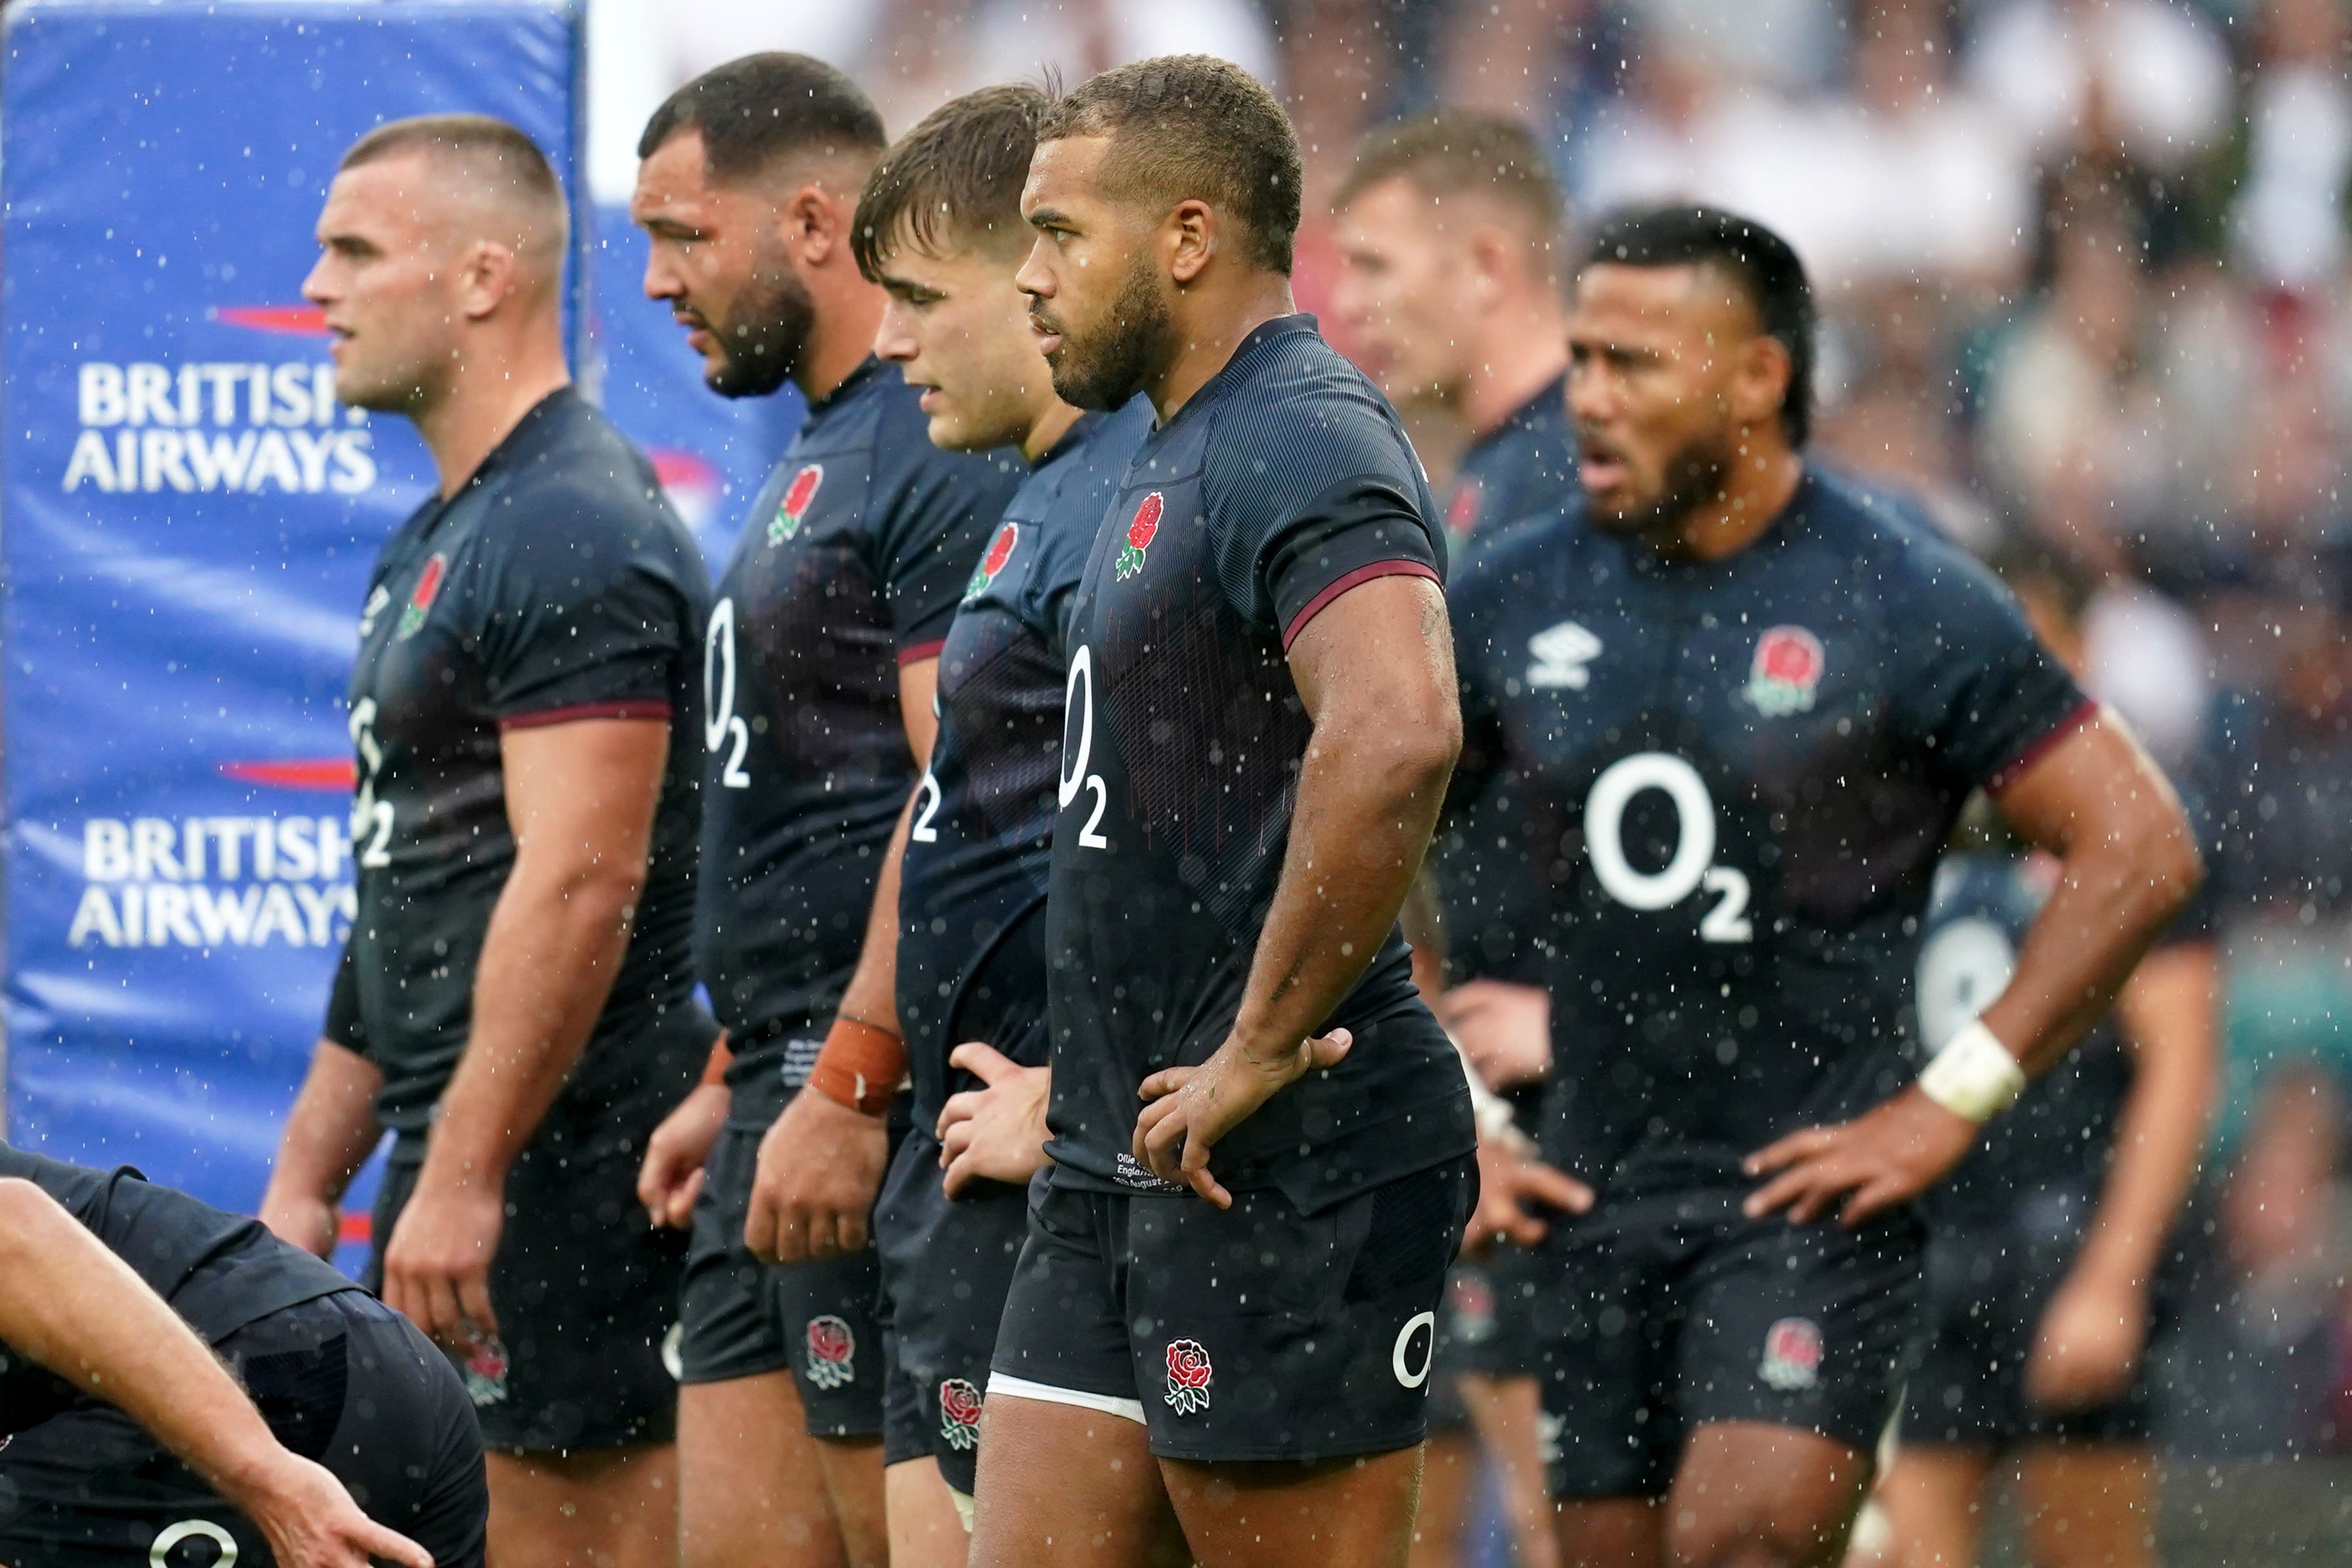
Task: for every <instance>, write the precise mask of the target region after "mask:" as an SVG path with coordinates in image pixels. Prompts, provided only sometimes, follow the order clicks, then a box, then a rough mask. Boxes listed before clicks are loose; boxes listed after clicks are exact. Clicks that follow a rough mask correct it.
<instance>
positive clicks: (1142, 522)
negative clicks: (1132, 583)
mask: <svg viewBox="0 0 2352 1568" xmlns="http://www.w3.org/2000/svg"><path fill="white" fill-rule="evenodd" d="M1167 507H1168V503H1167V502H1166V501H1165V500H1163V499H1161V498H1160V492H1159V491H1157V490H1154V491H1152V492H1151V494H1150V495H1149V496H1146V497H1143V499H1142V500H1140V501H1139V502H1137V503H1136V507H1135V516H1134V517H1133V518H1132V519H1130V520H1129V523H1128V525H1127V544H1126V546H1125V547H1124V548H1122V549H1120V550H1119V552H1118V559H1117V560H1116V561H1114V562H1112V563H1111V565H1112V569H1113V570H1114V571H1115V572H1116V573H1117V575H1118V580H1119V581H1121V582H1125V581H1126V580H1128V579H1129V578H1130V577H1133V576H1134V575H1135V574H1136V573H1137V572H1139V571H1141V570H1143V552H1144V551H1146V550H1148V549H1150V548H1151V539H1152V536H1153V535H1155V534H1157V533H1158V532H1159V531H1160V513H1161V512H1163V511H1165V510H1166V509H1167Z"/></svg>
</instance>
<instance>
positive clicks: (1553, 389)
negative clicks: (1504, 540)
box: [1444, 372, 1576, 545]
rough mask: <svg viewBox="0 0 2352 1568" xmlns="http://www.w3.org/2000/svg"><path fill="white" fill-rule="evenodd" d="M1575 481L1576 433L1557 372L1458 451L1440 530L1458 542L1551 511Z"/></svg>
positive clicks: (1565, 382) (1564, 384)
mask: <svg viewBox="0 0 2352 1568" xmlns="http://www.w3.org/2000/svg"><path fill="white" fill-rule="evenodd" d="M1575 484H1576V434H1575V432H1574V430H1573V429H1572V428H1571V427H1570V424H1569V421H1568V377H1567V375H1566V373H1565V372H1563V373H1562V374H1560V375H1559V376H1557V377H1555V378H1553V380H1552V381H1551V382H1550V383H1549V384H1548V385H1547V386H1546V387H1545V388H1544V389H1543V391H1541V392H1538V393H1536V395H1535V396H1533V397H1531V398H1529V399H1528V401H1527V402H1523V403H1521V404H1520V405H1519V406H1518V407H1517V408H1516V409H1514V410H1513V411H1512V412H1511V416H1510V417H1509V418H1508V419H1506V420H1505V421H1503V423H1500V424H1498V425H1496V427H1495V428H1494V429H1492V430H1490V431H1488V432H1486V434H1484V435H1481V436H1480V437H1478V439H1477V440H1475V441H1474V442H1472V443H1471V444H1470V445H1469V448H1468V450H1466V451H1465V452H1464V453H1463V454H1462V462H1461V465H1460V466H1458V467H1456V468H1455V469H1454V480H1453V483H1451V484H1450V485H1448V486H1446V490H1445V503H1444V517H1445V528H1446V531H1447V532H1448V533H1449V534H1451V535H1453V537H1454V542H1455V543H1456V544H1457V545H1459V544H1460V543H1461V542H1462V541H1464V540H1465V539H1467V538H1470V537H1471V536H1472V535H1473V534H1476V533H1480V532H1484V531H1489V530H1491V529H1492V528H1496V527H1497V526H1499V525H1501V524H1504V523H1507V522H1511V521H1513V520H1515V519H1517V518H1519V517H1526V516H1528V514H1529V513H1531V512H1547V511H1549V510H1551V508H1553V507H1557V506H1559V505H1560V504H1561V503H1562V502H1563V501H1565V500H1566V499H1567V498H1568V497H1569V494H1570V490H1571V489H1572V488H1573V486H1575Z"/></svg>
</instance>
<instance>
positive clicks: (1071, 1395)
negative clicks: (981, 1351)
mask: <svg viewBox="0 0 2352 1568" xmlns="http://www.w3.org/2000/svg"><path fill="white" fill-rule="evenodd" d="M999 1394H1010V1395H1011V1396H1013V1397H1014V1398H1015V1399H1037V1400H1042V1401H1044V1402H1045V1404H1048V1405H1075V1406H1077V1407H1078V1408H1079V1409H1081V1410H1099V1411H1101V1412H1102V1413H1103V1414H1104V1415H1106V1416H1124V1417H1126V1418H1127V1419H1128V1420H1129V1421H1132V1422H1134V1423H1135V1424H1136V1425H1137V1426H1139V1427H1140V1426H1143V1425H1144V1424H1145V1423H1144V1419H1143V1401H1142V1400H1140V1399H1121V1398H1119V1397H1118V1396H1116V1395H1112V1394H1087V1393H1085V1392H1083V1391H1082V1390H1079V1389H1076V1388H1056V1387H1055V1386H1054V1385H1052V1384H1050V1383H1032V1382H1030V1381H1029V1380H1028V1379H1027V1378H1025V1377H1009V1376H1007V1375H1004V1374H1003V1373H1002V1372H992V1373H990V1374H989V1375H988V1395H989V1397H990V1398H994V1397H995V1396H997V1395H999Z"/></svg>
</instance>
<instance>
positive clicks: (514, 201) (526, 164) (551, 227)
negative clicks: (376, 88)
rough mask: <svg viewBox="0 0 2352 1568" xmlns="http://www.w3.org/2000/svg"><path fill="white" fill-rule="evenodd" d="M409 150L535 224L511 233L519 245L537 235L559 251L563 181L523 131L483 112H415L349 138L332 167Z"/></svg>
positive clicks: (564, 234)
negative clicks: (457, 172)
mask: <svg viewBox="0 0 2352 1568" xmlns="http://www.w3.org/2000/svg"><path fill="white" fill-rule="evenodd" d="M412 152H415V153H422V154H424V155H425V156H426V157H429V158H438V159H442V160H445V161H446V162H448V163H451V164H454V165H456V166H457V167H459V168H461V169H463V170H464V171H465V173H466V176H467V179H468V180H469V181H472V182H475V183H477V184H478V185H479V186H480V187H481V188H482V189H483V190H484V191H485V192H486V193H487V194H488V195H489V197H490V198H491V200H492V201H493V202H496V203H498V204H500V205H502V206H506V207H510V208H512V209H514V210H516V211H518V212H520V214H522V215H523V216H524V217H525V219H526V220H527V221H528V222H529V223H530V224H531V225H538V227H539V228H540V229H541V233H539V234H536V235H534V234H531V233H530V232H529V231H528V230H525V231H524V232H522V233H520V234H518V235H512V236H509V239H510V240H511V241H512V242H513V243H515V244H516V245H517V246H518V247H520V246H527V245H529V244H530V242H531V241H532V240H534V239H537V240H539V241H541V242H542V243H544V244H546V245H547V246H549V248H550V250H551V253H552V254H553V255H555V256H561V255H562V254H563V248H564V245H565V242H566V240H567V239H568V237H569V235H570V234H571V228H572V222H571V220H572V214H571V212H570V210H569V209H568V208H566V207H565V205H564V202H563V182H562V181H561V180H559V179H557V178H556V177H555V165H554V164H552V163H551V162H548V161H547V154H546V153H545V152H541V150H540V145H539V143H538V142H536V141H532V140H531V139H530V137H529V136H526V135H525V134H523V132H522V131H520V130H518V129H516V128H515V127H514V126H511V125H509V124H508V123H507V122H506V121H505V120H496V119H493V118H491V117H490V116H489V115H487V114H419V115H415V116H412V117H411V118H409V119H406V120H386V121H385V122H384V123H383V124H382V125H379V126H377V127H376V128H375V129H374V130H373V131H369V132H368V133H367V134H366V135H365V136H362V137H361V138H360V139H359V140H358V141H354V142H352V144H351V147H350V148H349V150H347V151H346V152H344V153H343V160H342V162H341V163H339V164H337V165H336V166H335V167H336V170H337V172H341V171H342V170H346V169H358V168H362V167H363V166H365V165H367V164H370V163H381V162H384V161H385V160H386V159H390V158H398V157H402V156H404V155H405V154H408V153H412Z"/></svg>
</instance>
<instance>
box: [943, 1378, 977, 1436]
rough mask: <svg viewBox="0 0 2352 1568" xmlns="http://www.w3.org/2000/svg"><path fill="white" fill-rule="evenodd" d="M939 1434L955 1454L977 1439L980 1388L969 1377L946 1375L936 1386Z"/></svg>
mask: <svg viewBox="0 0 2352 1568" xmlns="http://www.w3.org/2000/svg"><path fill="white" fill-rule="evenodd" d="M940 1437H945V1438H946V1439H947V1440H948V1447H949V1448H953V1449H955V1450H956V1451H957V1452H958V1453H961V1452H963V1451H965V1450H966V1449H968V1448H971V1446H972V1445H973V1444H974V1443H977V1442H979V1441H980V1390H979V1389H978V1388H975V1387H974V1386H972V1385H971V1380H970V1379H968V1378H962V1377H950V1378H948V1379H947V1380H946V1381H944V1382H942V1383H941V1384H940Z"/></svg>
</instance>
